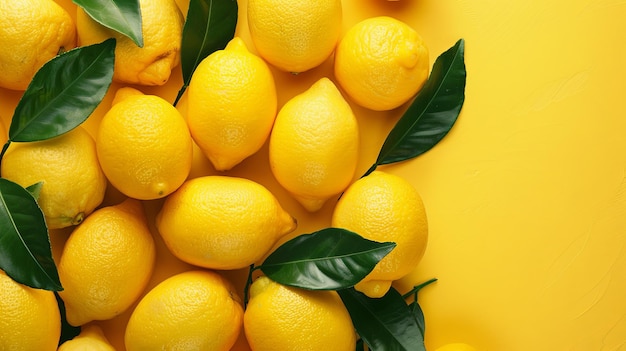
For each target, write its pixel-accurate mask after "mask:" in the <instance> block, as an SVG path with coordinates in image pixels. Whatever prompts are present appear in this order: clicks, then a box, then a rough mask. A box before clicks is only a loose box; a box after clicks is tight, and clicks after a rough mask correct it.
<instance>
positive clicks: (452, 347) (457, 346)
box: [436, 342, 476, 351]
mask: <svg viewBox="0 0 626 351" xmlns="http://www.w3.org/2000/svg"><path fill="white" fill-rule="evenodd" d="M436 351H476V349H475V348H474V347H473V346H470V345H468V344H465V343H460V342H457V343H452V344H446V345H443V346H441V347H439V348H438V349H437V350H436Z"/></svg>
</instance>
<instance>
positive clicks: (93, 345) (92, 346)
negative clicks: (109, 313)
mask: <svg viewBox="0 0 626 351" xmlns="http://www.w3.org/2000/svg"><path fill="white" fill-rule="evenodd" d="M57 351H115V348H114V347H113V346H112V345H111V343H109V340H107V338H106V336H104V333H103V332H102V329H101V328H100V327H99V326H97V325H95V324H89V325H86V326H84V327H82V328H81V331H80V334H79V335H78V336H76V337H74V338H73V339H72V340H68V341H66V342H64V343H63V344H61V346H59V349H58V350H57Z"/></svg>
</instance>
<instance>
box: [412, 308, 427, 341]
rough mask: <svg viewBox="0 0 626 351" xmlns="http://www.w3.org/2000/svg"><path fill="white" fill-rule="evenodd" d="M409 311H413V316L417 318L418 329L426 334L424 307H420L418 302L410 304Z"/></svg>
mask: <svg viewBox="0 0 626 351" xmlns="http://www.w3.org/2000/svg"><path fill="white" fill-rule="evenodd" d="M409 310H411V314H413V317H415V321H416V322H417V327H418V328H420V332H421V333H422V335H424V333H425V332H426V321H425V318H424V311H422V307H420V304H419V303H417V300H415V301H413V302H411V303H410V304H409Z"/></svg>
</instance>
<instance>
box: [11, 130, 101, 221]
mask: <svg viewBox="0 0 626 351" xmlns="http://www.w3.org/2000/svg"><path fill="white" fill-rule="evenodd" d="M2 177H4V178H6V179H9V180H12V181H14V182H16V183H18V184H20V185H21V186H23V187H28V186H31V185H33V184H35V183H39V182H43V186H42V187H41V192H40V194H39V199H38V200H37V202H38V203H39V206H40V207H41V209H42V211H43V213H44V215H45V217H46V223H47V225H48V228H50V229H57V228H63V227H68V226H71V225H76V224H79V223H81V222H82V221H83V220H84V219H85V217H87V216H88V215H89V214H90V213H91V212H93V210H94V209H95V208H96V207H98V206H99V205H100V204H101V203H102V200H103V199H104V193H105V190H106V186H107V181H106V178H105V176H104V173H103V172H102V169H101V168H100V165H99V163H98V157H97V155H96V145H95V143H94V140H93V138H92V137H91V136H90V135H89V133H87V131H86V130H85V129H83V128H82V127H80V126H79V127H77V128H75V129H73V130H71V131H69V132H67V133H65V134H63V135H60V136H58V137H56V138H52V139H48V140H44V141H37V142H28V143H11V145H10V146H9V149H8V150H7V153H6V154H5V155H4V158H3V159H2Z"/></svg>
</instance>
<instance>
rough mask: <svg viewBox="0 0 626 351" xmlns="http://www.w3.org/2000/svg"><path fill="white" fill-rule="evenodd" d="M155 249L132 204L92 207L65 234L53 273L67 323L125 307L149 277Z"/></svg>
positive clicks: (141, 213)
mask: <svg viewBox="0 0 626 351" xmlns="http://www.w3.org/2000/svg"><path fill="white" fill-rule="evenodd" d="M154 259H155V245H154V240H153V239H152V234H151V233H150V229H149V228H148V224H147V220H146V215H145V213H144V210H143V206H142V205H141V203H140V202H139V201H138V200H135V199H126V200H125V201H124V202H122V203H120V204H118V205H114V206H107V207H103V208H100V209H98V210H97V211H95V212H94V213H92V214H91V215H90V216H89V217H88V218H87V219H86V220H85V221H84V222H83V223H82V224H81V225H79V226H78V227H77V228H76V229H75V230H74V231H73V232H72V234H71V235H70V237H69V239H68V240H67V242H66V243H65V246H64V247H63V252H62V254H61V257H60V260H59V264H58V270H59V278H60V279H61V284H62V285H63V287H64V290H63V291H61V292H59V295H60V296H61V298H62V299H63V301H64V302H65V308H66V315H67V316H66V317H67V321H68V322H69V323H70V324H71V325H75V326H79V325H83V324H85V323H87V322H90V321H92V320H107V319H111V318H113V317H115V316H117V315H119V314H121V313H122V312H124V311H125V310H126V309H128V308H129V307H130V306H131V305H132V304H133V303H134V302H135V301H136V300H137V299H138V298H139V296H140V294H141V293H142V292H143V290H144V289H145V287H146V285H147V284H148V280H149V279H150V277H151V275H152V269H153V266H154Z"/></svg>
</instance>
